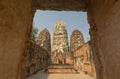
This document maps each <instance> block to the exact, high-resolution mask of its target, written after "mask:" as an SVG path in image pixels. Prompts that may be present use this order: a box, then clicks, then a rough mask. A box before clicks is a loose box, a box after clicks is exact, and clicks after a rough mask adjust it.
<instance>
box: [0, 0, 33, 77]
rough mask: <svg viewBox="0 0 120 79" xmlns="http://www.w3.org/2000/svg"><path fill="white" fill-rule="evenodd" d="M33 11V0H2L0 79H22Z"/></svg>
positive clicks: (0, 9) (0, 15)
mask: <svg viewBox="0 0 120 79" xmlns="http://www.w3.org/2000/svg"><path fill="white" fill-rule="evenodd" d="M32 10H33V8H32V0H0V79H22V76H23V74H21V73H22V60H23V53H24V52H25V49H26V45H27V40H28V38H29V35H30V29H31V25H32V19H33V14H34V12H33V11H32Z"/></svg>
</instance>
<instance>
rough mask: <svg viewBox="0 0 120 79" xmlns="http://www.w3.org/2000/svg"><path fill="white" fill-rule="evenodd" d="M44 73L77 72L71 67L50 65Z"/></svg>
mask: <svg viewBox="0 0 120 79" xmlns="http://www.w3.org/2000/svg"><path fill="white" fill-rule="evenodd" d="M45 72H46V73H54V74H55V73H66V74H67V73H68V74H69V73H72V74H77V73H78V72H77V70H75V69H74V68H73V66H70V65H50V66H48V67H47V69H46V70H45Z"/></svg>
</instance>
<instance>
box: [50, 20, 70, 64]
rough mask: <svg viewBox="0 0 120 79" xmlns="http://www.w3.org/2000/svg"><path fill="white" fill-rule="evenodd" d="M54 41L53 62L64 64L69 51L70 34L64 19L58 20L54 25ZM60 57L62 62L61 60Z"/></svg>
mask: <svg viewBox="0 0 120 79" xmlns="http://www.w3.org/2000/svg"><path fill="white" fill-rule="evenodd" d="M52 43H53V44H52V59H53V61H52V62H53V63H55V64H60V63H61V64H64V63H65V59H66V52H68V34H67V30H66V25H65V23H64V22H63V21H62V20H59V21H57V22H56V24H55V26H54V33H53V42H52ZM59 56H60V57H59ZM60 58H61V60H62V62H61V61H60V62H59V60H60ZM63 60H64V61H63Z"/></svg>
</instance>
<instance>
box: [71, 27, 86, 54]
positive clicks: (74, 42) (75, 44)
mask: <svg viewBox="0 0 120 79" xmlns="http://www.w3.org/2000/svg"><path fill="white" fill-rule="evenodd" d="M83 44H84V38H83V34H82V33H81V32H80V31H79V30H77V29H76V30H74V31H73V32H72V34H71V37H70V51H71V52H74V51H75V50H77V49H78V48H79V47H80V46H81V45H83Z"/></svg>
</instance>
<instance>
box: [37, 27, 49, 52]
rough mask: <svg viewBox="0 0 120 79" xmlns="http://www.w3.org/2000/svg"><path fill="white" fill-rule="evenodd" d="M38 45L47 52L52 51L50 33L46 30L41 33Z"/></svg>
mask: <svg viewBox="0 0 120 79" xmlns="http://www.w3.org/2000/svg"><path fill="white" fill-rule="evenodd" d="M37 44H38V45H39V46H40V47H42V48H43V49H45V50H46V51H48V52H50V51H51V40H50V33H49V31H48V30H47V29H46V28H45V29H43V30H42V31H41V32H40V33H39V35H38V38H37Z"/></svg>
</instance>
